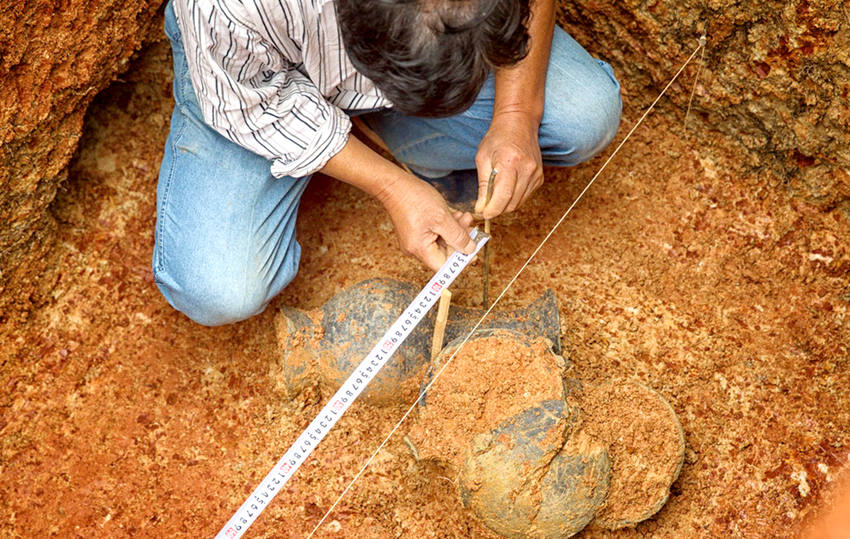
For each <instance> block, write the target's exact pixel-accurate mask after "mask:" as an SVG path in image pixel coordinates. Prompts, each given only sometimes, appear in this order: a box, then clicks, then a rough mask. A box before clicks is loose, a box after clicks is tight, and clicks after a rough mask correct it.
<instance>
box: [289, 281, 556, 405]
mask: <svg viewBox="0 0 850 539" xmlns="http://www.w3.org/2000/svg"><path fill="white" fill-rule="evenodd" d="M418 292H419V289H418V288H416V287H415V286H413V285H411V284H408V283H404V282H401V281H397V280H393V279H370V280H368V281H363V282H360V283H357V284H355V285H353V286H351V287H349V288H346V289H345V290H342V291H341V292H339V293H338V294H336V295H335V296H333V297H332V298H330V299H329V300H328V301H327V302H326V303H325V304H324V305H322V306H321V307H320V308H319V309H317V310H315V311H310V312H304V311H300V310H298V309H292V308H284V309H283V310H282V311H281V314H280V315H279V316H278V317H277V319H276V324H277V332H278V342H279V344H280V349H281V356H282V362H281V364H280V366H279V369H278V370H279V372H278V373H276V376H277V377H278V378H279V381H280V382H281V385H282V386H283V388H284V390H285V392H286V393H287V394H289V395H292V394H295V393H297V392H299V391H301V390H302V389H303V388H304V387H306V386H310V385H314V384H316V383H317V381H319V382H321V383H323V384H326V385H327V386H328V387H329V388H331V389H336V388H337V387H339V386H340V385H341V384H342V383H343V382H344V381H345V380H346V378H348V376H349V374H351V372H352V371H353V370H354V368H355V367H356V366H357V365H359V364H360V362H361V361H362V360H363V359H364V358H365V357H366V355H367V354H368V353H369V352H370V351H371V350H372V348H373V347H374V346H375V344H376V343H377V342H378V340H379V339H380V338H381V337H382V336H383V335H384V332H386V331H387V330H388V329H389V328H390V326H391V325H392V324H393V322H395V320H396V318H397V317H398V316H399V315H401V314H402V312H403V311H404V309H405V308H406V307H407V306H408V305H409V304H410V302H411V301H413V299H414V298H415V297H416V294H417V293H418ZM435 312H436V309H433V310H432V311H431V312H430V313H429V314H428V316H427V317H426V318H424V319H423V320H422V321H420V322H419V324H418V325H417V326H416V327H415V328H414V330H413V332H412V333H411V334H410V336H408V337H407V339H406V340H405V341H404V343H403V344H402V345H401V346H400V347H399V349H398V350H397V351H396V352H395V354H394V355H393V357H392V358H391V359H390V360H389V362H388V363H387V364H386V365H385V366H384V368H383V369H381V372H380V373H379V374H378V375H377V376H376V377H375V379H373V380H372V382H371V383H370V384H369V386H368V387H367V388H366V390H365V391H364V393H363V397H364V398H366V399H367V400H371V401H372V402H381V401H385V402H386V401H398V400H400V399H401V400H403V401H405V402H411V401H412V400H413V399H415V398H416V394H417V391H418V387H419V380H420V379H421V377H422V374H423V371H424V369H425V368H426V367H427V365H428V356H429V354H430V348H431V336H432V334H433V331H434V317H435ZM482 314H483V311H482V310H480V309H466V308H462V307H455V306H452V309H451V311H450V316H449V321H448V325H447V326H446V341H447V342H448V341H450V340H453V339H455V338H458V337H461V336H465V335H466V334H467V333H468V332H469V331H470V330H471V329H472V327H473V326H474V324H475V323H476V322H477V321H478V320H479V318H480V316H481V315H482ZM483 327H486V328H507V329H512V330H515V331H518V332H520V333H524V334H528V335H537V336H543V337H545V338H547V339H549V340H550V342H551V343H552V346H554V347H555V349H556V350H560V340H559V334H560V324H559V319H558V304H557V301H556V299H555V295H554V294H553V293H552V292H551V291H546V292H545V293H544V294H543V295H542V296H541V297H540V298H538V299H537V300H536V301H534V302H533V303H531V304H530V305H529V306H527V307H525V308H524V309H518V310H515V311H505V312H492V313H490V316H488V319H487V320H486V321H485V323H484V324H483Z"/></svg>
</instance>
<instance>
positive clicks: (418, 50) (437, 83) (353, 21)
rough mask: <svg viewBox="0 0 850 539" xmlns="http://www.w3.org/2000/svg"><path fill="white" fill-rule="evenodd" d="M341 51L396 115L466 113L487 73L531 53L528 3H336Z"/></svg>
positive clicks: (523, 0)
mask: <svg viewBox="0 0 850 539" xmlns="http://www.w3.org/2000/svg"><path fill="white" fill-rule="evenodd" d="M334 3H335V5H336V11H337V21H338V24H339V28H340V32H341V33H342V39H343V43H344V45H345V51H346V53H347V54H348V57H349V59H350V60H351V63H352V64H354V67H355V68H356V69H357V71H359V72H360V73H362V74H363V75H365V76H366V77H368V78H369V79H371V80H372V82H374V83H375V85H376V86H377V87H378V88H379V89H380V90H381V91H382V92H383V93H384V95H385V96H386V98H387V99H389V101H390V102H392V104H393V106H394V107H395V109H396V110H398V111H400V112H402V113H404V114H408V115H412V116H432V117H440V116H451V115H453V114H458V113H460V112H463V111H464V110H466V109H468V108H469V107H470V106H471V105H472V103H473V102H474V101H475V98H476V97H477V96H478V92H479V91H480V90H481V86H482V85H483V84H484V81H485V80H486V79H487V76H488V75H489V73H490V71H491V70H492V69H493V68H495V67H507V66H510V65H513V64H515V63H516V62H518V61H520V60H522V59H523V58H525V55H526V54H528V42H529V36H528V30H527V24H528V18H529V0H335V2H334Z"/></svg>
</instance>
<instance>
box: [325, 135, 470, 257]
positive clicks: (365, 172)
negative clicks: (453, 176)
mask: <svg viewBox="0 0 850 539" xmlns="http://www.w3.org/2000/svg"><path fill="white" fill-rule="evenodd" d="M322 172H323V173H325V174H327V175H329V176H331V177H334V178H336V179H338V180H341V181H344V182H346V183H348V184H351V185H353V186H355V187H357V188H359V189H361V190H363V191H365V192H366V193H368V194H370V195H372V196H374V197H375V198H377V199H378V200H379V201H380V202H381V203H382V204H383V206H384V208H385V209H386V210H387V213H389V215H390V219H391V220H392V222H393V226H394V227H395V231H396V235H397V236H398V239H399V244H400V246H401V248H402V250H404V251H405V252H407V253H409V254H411V255H413V256H415V257H416V258H418V259H419V260H421V261H422V262H423V263H424V264H425V265H427V266H428V267H430V268H431V269H432V270H437V269H439V267H440V266H442V265H443V262H445V261H446V258H447V255H448V252H447V248H446V247H444V246H443V243H444V244H445V245H446V246H447V247H448V248H451V249H455V250H458V251H463V252H465V253H471V252H472V251H473V250H474V249H475V242H473V241H472V240H471V239H470V237H469V230H470V225H471V223H472V216H471V215H470V214H463V213H461V212H452V211H451V210H450V209H449V207H448V206H447V205H446V202H445V200H444V199H443V197H442V196H441V195H440V194H439V193H438V192H437V190H436V189H434V188H433V187H431V186H430V185H428V184H427V183H426V182H424V181H422V180H420V179H419V178H417V177H415V176H413V175H411V174H409V173H407V172H405V171H404V170H402V169H401V168H399V167H398V166H396V165H395V164H393V163H391V162H390V161H388V160H386V159H384V158H383V157H382V156H380V155H379V154H377V153H375V152H374V151H372V149H371V148H369V147H368V146H366V145H365V144H363V143H362V142H361V141H360V140H358V139H357V138H355V137H354V136H350V137H349V138H348V142H347V143H346V144H345V146H344V147H343V148H342V150H340V151H339V152H338V153H337V154H335V155H334V156H333V157H331V158H330V160H329V161H328V162H327V164H326V165H325V166H324V168H323V169H322ZM440 240H442V241H440Z"/></svg>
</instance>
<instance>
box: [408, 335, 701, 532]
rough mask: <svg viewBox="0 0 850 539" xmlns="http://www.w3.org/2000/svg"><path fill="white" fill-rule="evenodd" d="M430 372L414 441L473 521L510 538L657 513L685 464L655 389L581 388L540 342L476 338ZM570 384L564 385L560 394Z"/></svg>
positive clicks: (678, 434)
mask: <svg viewBox="0 0 850 539" xmlns="http://www.w3.org/2000/svg"><path fill="white" fill-rule="evenodd" d="M460 344H461V341H460V340H456V341H454V342H453V343H451V344H450V345H449V346H447V347H446V348H445V349H444V350H443V352H442V353H441V354H440V356H439V357H438V358H437V359H436V361H435V365H434V366H432V368H431V369H429V371H428V373H427V374H426V377H425V380H424V382H423V389H424V388H425V387H426V386H428V384H429V382H430V381H431V379H432V378H433V376H434V373H435V372H438V369H439V368H440V367H438V365H444V364H445V362H446V361H448V359H449V358H450V357H452V355H454V359H453V360H452V362H451V363H450V364H449V365H448V366H447V367H446V368H445V369H444V370H443V371H442V374H441V375H440V378H439V379H438V380H437V382H436V383H434V384H433V385H431V386H430V387H428V388H427V394H425V395H423V399H422V404H421V406H420V409H419V417H418V420H417V422H416V423H415V424H414V425H413V426H412V427H411V429H410V434H409V438H410V442H411V444H412V445H413V446H414V447H415V448H416V450H417V453H418V455H419V458H423V459H433V460H436V461H439V462H441V463H442V464H444V465H447V467H448V468H449V469H450V470H452V472H453V473H455V474H456V477H457V485H458V490H459V496H460V499H461V502H462V503H463V505H464V506H466V507H468V508H470V509H471V510H472V512H473V514H474V515H475V516H476V517H477V518H478V520H479V521H480V522H481V523H482V524H484V525H485V526H487V527H488V528H490V529H491V530H493V531H495V532H497V533H499V534H501V535H503V536H505V537H546V538H548V537H552V538H555V537H570V536H572V535H574V534H576V533H578V532H579V531H581V530H582V529H583V528H584V527H585V526H586V525H588V523H591V522H592V525H593V526H596V527H603V528H608V529H617V528H621V527H626V526H632V525H634V524H636V523H637V522H640V521H642V520H645V519H647V518H649V517H650V516H652V515H653V514H655V513H656V512H657V511H658V510H659V509H660V508H661V507H662V506H663V505H664V503H665V502H666V500H667V497H668V496H669V491H670V486H671V485H672V483H673V482H674V481H675V479H676V477H677V476H678V473H679V470H680V469H681V465H682V461H683V458H684V435H683V433H682V430H681V427H680V426H679V423H678V420H677V419H676V416H675V413H673V410H672V408H670V406H669V404H668V403H667V402H666V401H665V400H664V399H663V398H662V397H661V396H660V395H659V394H658V393H656V392H655V391H653V390H651V389H650V388H647V387H645V386H643V385H641V384H638V383H635V382H630V381H622V382H615V383H607V384H604V385H598V386H592V387H587V388H584V389H582V384H581V383H580V382H579V381H577V380H570V379H567V381H566V383H565V382H562V380H564V375H565V374H567V370H568V368H569V362H568V361H567V360H565V359H564V358H562V357H560V356H558V355H557V354H554V353H553V352H552V350H551V349H550V348H549V347H548V346H547V343H546V341H545V340H543V339H533V338H529V337H528V336H527V335H522V334H519V333H516V332H510V331H505V330H496V331H492V330H490V331H482V332H476V334H475V335H473V337H472V338H470V339H469V341H468V342H467V343H466V344H465V345H464V346H463V347H462V348H459V347H460ZM565 387H568V388H569V390H565Z"/></svg>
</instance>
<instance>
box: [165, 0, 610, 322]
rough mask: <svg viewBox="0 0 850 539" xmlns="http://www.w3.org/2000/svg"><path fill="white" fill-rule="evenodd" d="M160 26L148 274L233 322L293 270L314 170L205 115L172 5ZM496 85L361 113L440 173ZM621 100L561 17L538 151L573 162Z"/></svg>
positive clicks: (600, 137) (459, 151)
mask: <svg viewBox="0 0 850 539" xmlns="http://www.w3.org/2000/svg"><path fill="white" fill-rule="evenodd" d="M165 32H166V34H167V35H168V38H169V39H170V40H171V48H172V52H173V56H174V98H175V101H176V105H175V107H174V112H173V114H172V116H171V130H170V132H169V135H168V140H167V141H166V144H165V154H164V156H163V159H162V166H161V168H160V172H159V183H158V184H157V201H156V202H157V204H156V210H157V219H156V230H155V246H154V254H153V272H154V277H155V280H156V283H157V286H158V287H159V289H160V291H161V292H162V294H163V295H164V296H165V298H166V299H167V300H168V302H169V303H170V304H171V305H172V306H173V307H174V308H175V309H177V310H179V311H181V312H183V313H185V314H186V315H187V316H189V317H190V318H191V319H192V320H195V321H196V322H198V323H201V324H204V325H209V326H215V325H221V324H227V323H231V322H237V321H239V320H244V319H245V318H248V317H250V316H253V315H255V314H258V313H260V312H262V311H263V309H265V307H266V305H267V304H268V302H269V301H270V300H271V298H273V297H274V296H275V295H277V294H278V293H279V292H280V291H281V290H283V288H284V287H285V286H286V285H287V284H288V283H289V282H290V281H291V280H292V279H293V278H294V277H295V274H296V273H297V271H298V261H299V259H300V256H301V247H300V246H299V245H298V242H297V241H296V239H295V220H296V217H297V213H298V203H299V201H300V200H301V195H302V194H303V193H304V189H305V188H306V187H307V183H308V181H309V179H310V178H309V177H304V178H291V177H287V178H275V177H273V176H272V175H271V173H270V172H269V166H270V163H269V161H268V160H266V159H265V158H263V157H260V156H258V155H256V154H254V153H252V152H251V151H249V150H246V149H244V148H242V147H241V146H239V145H237V144H235V143H233V142H231V141H229V140H227V139H226V138H224V137H223V136H221V135H219V134H218V133H216V132H215V131H214V130H213V129H212V128H210V127H209V126H207V125H206V124H205V123H204V120H203V116H202V115H201V111H200V109H199V107H198V103H197V100H196V97H195V93H194V89H193V88H192V83H191V81H190V80H189V72H188V67H187V65H186V56H185V52H184V50H183V44H182V42H181V39H180V31H179V29H178V27H177V23H176V21H175V19H174V12H173V9H172V7H171V5H170V4H169V5H168V6H167V8H166V17H165ZM493 95H494V88H493V78H492V77H491V78H490V79H489V80H488V81H487V83H486V84H485V85H484V87H483V88H482V90H481V93H480V94H479V96H478V99H477V100H476V102H475V104H474V105H473V106H472V107H471V108H470V109H469V110H467V111H466V112H463V113H461V114H458V115H457V116H453V117H450V118H439V119H432V118H414V117H410V116H404V115H402V114H400V113H398V112H395V111H393V110H391V109H387V110H384V111H379V112H373V113H371V114H368V115H366V117H365V120H366V122H367V123H368V124H369V125H370V126H371V127H372V128H373V129H374V130H375V131H376V132H377V133H378V135H379V136H380V137H381V138H382V139H383V140H384V142H386V144H387V146H388V147H389V148H390V150H391V151H392V153H393V155H394V156H395V157H396V158H397V159H398V160H399V161H401V162H403V163H406V164H408V165H409V166H410V167H411V168H412V169H413V170H414V171H415V172H417V173H419V174H421V175H423V176H426V177H439V176H443V175H445V174H447V173H449V172H451V171H452V170H461V169H472V168H475V153H476V151H477V147H478V143H479V142H480V140H481V138H482V137H483V136H484V134H485V133H486V132H487V129H488V127H489V125H490V118H491V114H492V110H493ZM620 111H621V101H620V87H619V84H618V83H617V80H616V79H615V78H614V75H613V73H612V71H611V68H610V66H608V64H606V63H604V62H602V61H599V60H595V59H593V58H592V57H591V56H590V55H589V54H588V53H587V52H586V51H585V50H584V49H583V48H582V47H581V45H579V44H578V43H576V41H575V40H573V39H572V38H571V37H570V36H569V35H568V34H567V33H566V32H564V31H563V30H561V29H560V28H556V29H555V36H554V40H553V43H552V52H551V59H550V61H549V70H548V73H547V78H546V103H545V106H544V113H543V121H542V123H541V125H540V148H541V151H542V153H543V158H544V162H545V163H546V164H548V165H553V166H569V165H576V164H578V163H581V162H582V161H585V160H587V159H589V158H591V157H592V156H593V155H595V154H596V153H598V152H599V151H600V150H601V149H602V148H604V147H605V146H606V145H607V144H608V143H609V142H610V141H611V139H612V138H613V137H614V134H615V133H616V131H617V127H618V125H619V122H620ZM351 114H357V112H356V111H351Z"/></svg>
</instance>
